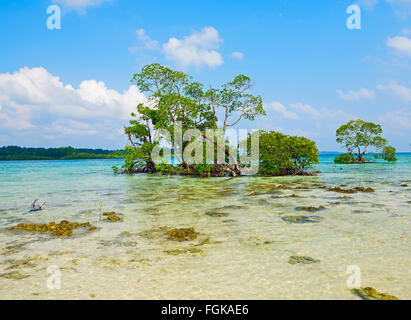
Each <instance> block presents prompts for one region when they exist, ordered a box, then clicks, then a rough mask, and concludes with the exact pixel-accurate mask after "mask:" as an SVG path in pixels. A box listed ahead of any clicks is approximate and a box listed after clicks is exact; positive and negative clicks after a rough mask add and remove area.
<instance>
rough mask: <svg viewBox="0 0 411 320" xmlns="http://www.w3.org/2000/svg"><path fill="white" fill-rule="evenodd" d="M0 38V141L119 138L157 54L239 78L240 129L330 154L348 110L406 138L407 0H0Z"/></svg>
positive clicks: (214, 78)
mask: <svg viewBox="0 0 411 320" xmlns="http://www.w3.org/2000/svg"><path fill="white" fill-rule="evenodd" d="M53 4H55V5H58V6H59V7H60V8H61V10H62V16H61V27H62V28H61V29H60V30H49V29H48V28H47V25H46V21H47V19H48V17H49V16H50V15H48V14H47V12H46V10H47V8H48V6H50V5H53ZM352 4H358V6H359V7H360V8H361V29H360V30H350V29H348V28H347V26H346V20H347V18H348V17H349V16H350V15H349V14H347V12H346V10H347V7H348V6H350V5H352ZM0 48H1V49H0V145H22V146H45V147H49V146H62V145H72V146H75V147H103V148H122V147H123V146H124V145H125V143H126V141H125V138H124V136H122V134H121V129H122V127H123V126H124V125H125V124H127V121H128V115H129V113H130V112H131V111H132V109H133V108H134V107H135V105H136V104H137V103H138V102H140V101H143V100H144V99H145V97H144V95H143V94H141V93H139V92H138V91H137V89H136V88H135V87H130V82H129V80H130V79H131V77H132V75H133V74H134V73H136V72H138V71H139V70H140V69H141V67H142V66H143V65H144V64H147V63H151V62H158V63H161V64H164V65H167V66H170V67H173V68H176V69H180V70H183V71H185V72H188V73H190V74H191V75H193V77H194V78H195V79H196V80H199V81H201V82H203V83H205V84H206V85H211V86H218V85H220V84H222V83H224V82H227V81H229V80H231V79H232V78H233V77H234V76H235V75H237V74H240V73H242V74H246V75H248V76H250V77H251V78H252V79H253V80H254V82H255V88H254V90H253V92H254V93H256V94H260V95H261V96H262V97H263V100H264V102H265V106H266V110H267V117H265V118H259V119H257V120H256V121H254V122H246V121H244V122H241V123H240V124H239V126H238V127H239V128H248V129H252V128H256V129H264V130H279V131H282V132H284V133H287V134H292V135H304V136H307V137H309V138H311V139H313V140H315V141H316V142H317V145H318V147H319V148H320V150H337V151H339V150H341V148H340V146H339V145H338V144H337V143H336V142H335V130H336V129H337V128H338V127H339V126H340V125H341V124H343V123H345V122H346V121H348V120H351V119H354V118H361V119H363V120H367V121H374V122H377V123H380V124H381V125H382V126H383V129H384V134H385V136H386V137H387V138H388V139H389V140H390V143H391V144H392V145H394V146H395V147H396V148H397V150H399V151H409V150H410V149H411V147H410V146H409V145H410V143H411V77H410V74H411V66H410V60H411V0H359V1H356V0H354V1H346V0H336V1H326V0H321V1H320V0H318V1H304V0H282V1H281V0H279V1H263V0H261V1H242V0H237V1H231V0H225V1H201V2H200V1H181V0H176V1H163V0H157V1H152V0H145V1H136V0H134V1H131V0H44V1H43V0H20V1H9V0H3V1H1V3H0Z"/></svg>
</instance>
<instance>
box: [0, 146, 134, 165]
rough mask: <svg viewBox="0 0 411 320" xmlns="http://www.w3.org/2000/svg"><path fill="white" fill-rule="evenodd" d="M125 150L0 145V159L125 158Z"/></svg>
mask: <svg viewBox="0 0 411 320" xmlns="http://www.w3.org/2000/svg"><path fill="white" fill-rule="evenodd" d="M125 156H126V151H125V150H104V149H86V148H73V147H61V148H25V147H18V146H7V147H0V161H24V160H38V161H41V160H97V159H124V157H125Z"/></svg>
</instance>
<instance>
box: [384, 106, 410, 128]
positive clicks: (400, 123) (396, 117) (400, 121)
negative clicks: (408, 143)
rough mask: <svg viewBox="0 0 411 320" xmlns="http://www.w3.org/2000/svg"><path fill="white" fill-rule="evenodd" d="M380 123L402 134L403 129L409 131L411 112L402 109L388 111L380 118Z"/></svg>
mask: <svg viewBox="0 0 411 320" xmlns="http://www.w3.org/2000/svg"><path fill="white" fill-rule="evenodd" d="M381 121H382V122H383V123H384V124H386V125H388V126H392V127H394V128H395V130H396V131H397V132H399V133H404V131H403V129H411V112H410V111H407V110H403V109H398V110H393V111H389V112H388V113H386V114H384V116H383V117H381Z"/></svg>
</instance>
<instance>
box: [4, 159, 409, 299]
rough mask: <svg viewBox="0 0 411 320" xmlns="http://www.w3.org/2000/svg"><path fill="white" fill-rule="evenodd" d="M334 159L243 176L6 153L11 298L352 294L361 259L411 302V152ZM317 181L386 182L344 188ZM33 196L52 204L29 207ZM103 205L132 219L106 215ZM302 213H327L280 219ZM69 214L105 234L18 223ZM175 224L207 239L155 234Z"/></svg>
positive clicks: (368, 272) (7, 293)
mask: <svg viewBox="0 0 411 320" xmlns="http://www.w3.org/2000/svg"><path fill="white" fill-rule="evenodd" d="M332 160H333V156H321V157H320V164H319V165H317V169H318V170H320V171H321V173H320V174H319V175H318V176H316V177H273V178H259V177H241V178H236V179H231V178H209V179H200V178H190V177H158V176H147V175H136V176H126V175H113V174H112V170H111V166H114V165H115V166H121V164H122V160H73V161H13V162H0V254H1V256H0V259H1V265H0V298H3V299H18V298H24V299H44V298H62V299H112V298H113V299H115V298H119V299H145V298H151V299H255V298H261V299H317V298H318V299H355V298H356V296H354V295H353V294H352V293H351V292H350V290H349V288H347V284H346V281H347V278H348V277H349V274H347V273H346V271H347V268H348V266H353V265H354V266H358V267H359V268H360V270H361V283H362V284H361V285H362V286H371V287H374V288H376V289H377V290H378V291H381V292H387V293H389V294H392V295H395V296H398V297H399V298H402V299H410V298H411V285H410V284H411V281H410V280H411V274H410V263H411V257H410V252H411V251H410V240H409V234H410V223H411V221H410V206H411V203H410V201H411V196H410V195H411V154H399V155H398V161H397V162H396V163H394V164H391V163H374V164H365V165H334V164H333V161H332ZM273 185H286V186H287V187H289V189H279V190H277V189H274V188H272V186H273ZM319 185H324V186H327V187H331V186H341V185H347V187H344V188H352V187H357V186H364V187H372V188H374V189H375V192H373V193H362V192H359V193H355V194H348V195H347V196H348V198H343V196H345V194H339V193H335V192H329V191H327V190H326V189H324V188H321V187H320V186H319ZM405 185H409V186H405ZM295 187H297V189H295ZM298 187H305V188H308V189H301V188H298ZM290 195H296V196H298V197H290ZM35 199H39V202H43V201H46V205H45V210H43V211H41V212H34V213H33V212H30V213H28V210H29V209H30V206H31V203H33V201H34V200H35ZM100 201H103V204H102V206H103V208H102V211H116V212H117V213H118V214H119V215H120V216H121V217H122V218H123V219H124V221H123V222H118V223H109V222H106V221H99V202H100ZM300 206H314V207H319V206H323V207H324V209H323V210H321V211H318V212H314V213H313V212H301V211H297V210H296V208H297V207H300ZM210 213H211V214H210ZM215 213H217V214H215ZM301 215H305V216H319V217H320V220H319V222H318V223H306V224H295V223H287V222H286V221H285V219H283V218H285V217H287V216H301ZM61 220H69V221H76V222H90V223H91V224H93V225H95V226H96V227H97V230H95V231H93V232H91V233H88V234H76V233H75V234H74V236H73V237H72V238H67V239H56V238H53V237H51V236H48V235H46V234H38V233H27V232H23V233H21V232H20V233H19V232H12V231H9V230H8V229H7V228H8V227H11V226H14V225H16V224H18V223H22V222H27V223H48V222H50V221H57V222H58V221H61ZM165 226H167V227H170V228H177V227H194V228H195V230H196V231H197V232H199V235H198V238H197V239H196V240H194V241H190V242H175V241H172V240H169V239H168V238H166V237H164V236H161V235H157V233H154V234H153V236H147V233H144V232H145V231H147V230H151V229H153V228H159V227H165ZM291 256H309V257H312V258H313V259H317V260H320V262H319V263H314V264H307V265H301V264H295V265H293V264H290V263H288V260H289V258H290V257H291ZM22 262H25V263H22ZM50 266H57V267H58V268H59V269H60V270H61V288H60V289H57V290H56V289H50V288H48V287H47V285H46V283H47V279H48V277H49V276H50V273H48V272H47V270H48V268H49V267H50Z"/></svg>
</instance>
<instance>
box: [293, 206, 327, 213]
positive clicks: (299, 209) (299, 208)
mask: <svg viewBox="0 0 411 320" xmlns="http://www.w3.org/2000/svg"><path fill="white" fill-rule="evenodd" d="M295 209H296V210H297V211H310V212H315V211H320V210H324V209H325V207H323V206H319V207H318V208H316V207H297V208H295Z"/></svg>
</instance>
